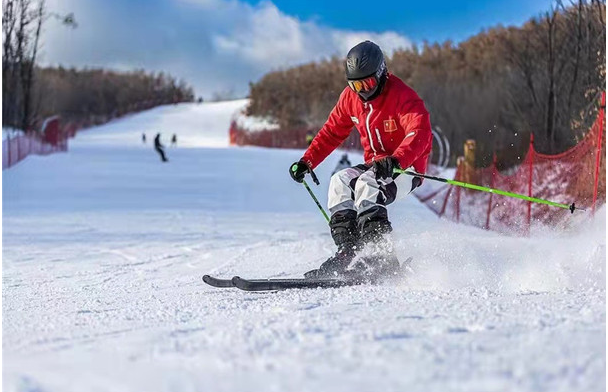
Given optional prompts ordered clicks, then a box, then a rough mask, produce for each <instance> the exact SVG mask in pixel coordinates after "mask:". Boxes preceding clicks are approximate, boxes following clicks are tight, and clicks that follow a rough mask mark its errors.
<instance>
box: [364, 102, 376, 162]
mask: <svg viewBox="0 0 608 392" xmlns="http://www.w3.org/2000/svg"><path fill="white" fill-rule="evenodd" d="M368 105H369V113H368V114H367V118H366V119H365V125H366V127H367V137H368V138H369V145H370V147H371V148H372V151H373V152H374V157H375V156H376V147H374V140H373V138H372V133H371V131H370V130H369V118H370V117H371V115H372V112H373V111H374V108H373V107H372V104H371V103H369V102H366V103H365V106H368Z"/></svg>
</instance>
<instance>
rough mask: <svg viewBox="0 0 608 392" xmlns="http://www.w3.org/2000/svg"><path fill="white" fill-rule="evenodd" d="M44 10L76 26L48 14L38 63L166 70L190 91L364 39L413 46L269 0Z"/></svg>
mask: <svg viewBox="0 0 608 392" xmlns="http://www.w3.org/2000/svg"><path fill="white" fill-rule="evenodd" d="M47 7H48V10H49V11H50V12H56V13H60V14H62V13H68V12H74V14H75V17H76V20H77V22H78V28H77V29H69V28H67V27H64V26H61V25H60V24H59V23H58V22H57V21H56V20H54V19H49V20H48V22H47V23H46V26H45V32H44V37H43V47H42V57H41V62H42V64H43V65H59V64H61V65H64V66H76V67H108V68H114V69H118V70H131V69H142V68H143V69H145V70H149V71H165V72H168V73H170V74H172V75H174V76H176V77H178V78H183V79H185V80H186V81H187V82H188V83H190V84H191V85H192V86H194V88H195V90H196V94H197V95H202V96H203V97H205V98H209V97H211V95H212V94H213V93H215V92H223V93H226V92H232V93H233V94H235V95H237V96H244V95H246V94H247V92H248V83H249V82H250V81H256V80H258V79H259V78H260V77H261V76H262V75H264V74H265V73H267V72H269V71H272V70H275V69H279V68H283V67H287V66H292V65H297V64H302V63H306V62H309V61H313V60H320V59H324V58H328V57H331V56H332V55H338V56H345V55H346V53H347V51H348V49H350V48H351V47H352V46H354V45H355V44H357V43H358V42H361V41H362V40H365V39H370V40H372V41H374V42H376V43H378V44H379V45H380V46H381V47H382V48H383V50H384V51H385V52H387V53H391V52H393V51H394V50H395V49H398V48H406V47H410V46H411V45H412V43H411V41H410V40H409V39H408V38H407V37H404V36H403V35H400V34H397V33H395V32H391V31H386V32H382V33H374V32H366V31H348V30H337V29H333V28H331V27H328V26H323V25H320V24H318V23H315V22H314V21H306V20H300V19H298V18H296V17H293V16H290V15H286V14H285V13H283V12H281V10H279V9H278V8H277V7H276V6H275V5H274V4H273V3H272V2H262V3H259V4H257V5H254V6H252V5H249V4H246V3H241V2H238V1H231V0H226V1H224V0H159V1H143V0H138V1H131V2H127V1H122V0H105V1H104V0H89V1H82V0H47Z"/></svg>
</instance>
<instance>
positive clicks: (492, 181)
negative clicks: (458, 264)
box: [416, 94, 606, 234]
mask: <svg viewBox="0 0 608 392" xmlns="http://www.w3.org/2000/svg"><path fill="white" fill-rule="evenodd" d="M605 134H606V128H605V94H603V96H602V103H601V107H600V110H599V112H598V116H597V118H596V121H595V122H594V124H593V125H592V127H591V129H590V130H589V132H588V133H587V134H586V135H585V137H584V138H583V139H582V140H581V141H580V142H579V143H578V144H577V145H576V146H574V147H572V148H571V149H569V150H567V151H565V152H563V153H561V154H557V155H546V154H541V153H539V152H536V151H535V150H534V144H533V139H532V138H531V141H530V149H529V150H528V153H527V155H526V156H525V158H524V160H523V163H522V164H521V165H520V166H519V167H517V169H516V170H515V171H513V172H512V173H510V174H508V175H506V174H501V173H499V172H498V170H497V169H496V164H495V163H494V164H493V165H491V166H490V167H487V168H481V169H475V170H473V171H470V170H469V171H467V172H466V173H465V170H466V169H465V166H464V165H463V164H461V165H459V166H458V168H457V170H456V173H455V176H454V178H455V179H456V180H458V181H463V182H471V183H474V184H477V185H482V186H485V187H490V188H495V189H501V190H505V191H508V192H513V193H519V194H523V195H526V196H531V197H535V198H540V199H545V200H550V201H554V202H557V203H562V204H571V203H573V202H575V203H576V206H577V207H580V208H584V209H586V210H587V213H591V212H593V210H594V209H595V208H596V205H598V204H604V203H605V201H606V177H605V173H606V162H605V157H606V137H605V136H606V135H605ZM428 182H430V181H425V185H426V186H423V187H421V188H420V189H419V190H417V191H416V194H417V195H416V196H417V197H418V198H419V199H420V200H421V201H422V202H424V203H425V204H426V205H427V206H428V207H429V208H430V209H432V210H433V211H434V212H435V213H437V215H439V216H443V217H446V218H447V219H450V220H453V221H456V222H460V223H465V224H469V225H473V226H478V227H482V228H485V229H491V230H497V231H501V232H507V233H514V234H527V233H529V231H530V228H531V227H532V228H534V227H535V226H542V225H552V226H567V225H568V222H569V221H570V220H569V219H568V218H569V217H570V211H569V210H566V209H561V208H556V207H552V206H548V205H544V204H538V203H533V202H528V201H525V200H520V199H515V198H511V197H507V196H500V195H496V194H492V193H486V192H479V191H475V190H469V189H464V188H461V187H457V186H452V185H439V186H438V185H437V183H435V184H428ZM427 184H428V185H427ZM577 213H580V214H582V213H583V212H579V211H575V214H577Z"/></svg>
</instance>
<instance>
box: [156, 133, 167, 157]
mask: <svg viewBox="0 0 608 392" xmlns="http://www.w3.org/2000/svg"><path fill="white" fill-rule="evenodd" d="M164 147H165V146H163V145H162V144H161V143H160V133H157V134H156V137H155V138H154V149H155V150H156V152H158V154H159V155H160V159H161V161H163V162H167V161H168V160H167V157H165V150H164Z"/></svg>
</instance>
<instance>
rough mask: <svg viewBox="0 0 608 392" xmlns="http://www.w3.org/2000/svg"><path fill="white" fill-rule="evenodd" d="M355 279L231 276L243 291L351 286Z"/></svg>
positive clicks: (236, 285) (233, 282)
mask: <svg viewBox="0 0 608 392" xmlns="http://www.w3.org/2000/svg"><path fill="white" fill-rule="evenodd" d="M359 283H360V281H357V280H343V279H305V278H296V279H243V278H241V277H239V276H235V277H234V278H232V284H233V285H234V287H237V288H239V289H241V290H245V291H268V290H287V289H313V288H329V287H342V286H352V285H356V284H359Z"/></svg>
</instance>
